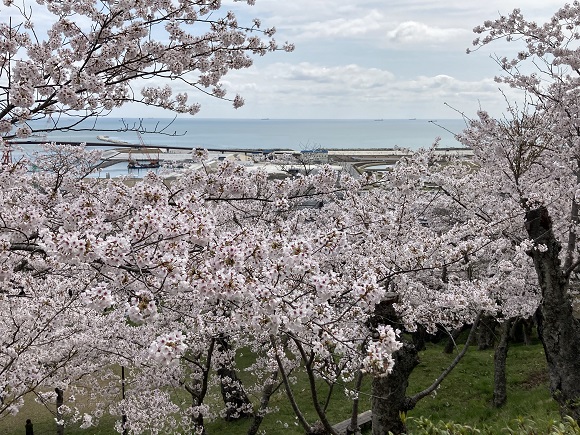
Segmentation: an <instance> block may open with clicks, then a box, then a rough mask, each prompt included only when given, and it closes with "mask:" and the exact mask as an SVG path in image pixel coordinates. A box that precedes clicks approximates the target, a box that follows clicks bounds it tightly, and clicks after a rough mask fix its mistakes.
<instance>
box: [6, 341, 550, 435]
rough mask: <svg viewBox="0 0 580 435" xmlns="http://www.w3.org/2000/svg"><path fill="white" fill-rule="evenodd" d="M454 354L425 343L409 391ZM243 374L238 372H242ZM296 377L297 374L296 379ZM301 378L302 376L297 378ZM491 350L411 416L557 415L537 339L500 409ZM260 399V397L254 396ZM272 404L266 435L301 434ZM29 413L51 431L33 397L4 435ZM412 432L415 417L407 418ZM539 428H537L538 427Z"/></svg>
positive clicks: (522, 349)
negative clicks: (494, 405)
mask: <svg viewBox="0 0 580 435" xmlns="http://www.w3.org/2000/svg"><path fill="white" fill-rule="evenodd" d="M452 359H453V355H447V354H444V353H443V352H442V346H441V345H428V348H427V350H426V351H424V352H422V353H421V364H420V365H419V366H418V367H417V368H416V369H415V371H414V372H413V374H412V376H411V382H410V386H409V393H414V392H417V391H419V390H421V389H422V388H425V387H426V386H428V385H429V384H430V383H431V382H432V381H433V380H434V379H435V378H436V377H437V376H438V375H439V373H440V372H441V370H442V369H444V368H445V367H446V366H447V365H448V364H449V363H450V361H451V360H452ZM245 376H247V374H242V377H245ZM299 379H300V378H299ZM299 382H300V383H302V382H304V380H302V379H300V380H299ZM492 382H493V351H492V350H486V351H478V350H477V349H476V348H475V347H472V348H471V349H470V350H469V351H468V353H467V355H466V356H465V358H464V359H463V361H461V363H460V364H459V365H458V366H457V367H456V368H455V370H454V371H453V372H452V373H451V374H450V375H449V377H448V378H447V379H446V380H445V381H444V382H443V384H442V385H441V387H440V388H439V390H438V391H437V395H436V396H435V397H434V398H432V397H427V398H425V399H423V400H422V401H421V402H419V404H418V405H417V407H416V408H415V409H414V410H412V411H410V412H409V414H408V415H409V416H410V417H414V418H418V417H421V416H423V417H426V418H429V419H431V420H433V421H439V420H443V421H455V422H458V423H462V424H468V425H471V426H476V427H479V428H482V427H484V426H486V427H489V428H490V429H491V431H492V433H500V432H501V429H503V428H505V426H506V425H507V424H508V423H510V422H512V421H513V420H515V419H516V418H518V417H526V418H533V419H534V420H536V421H537V422H539V428H540V429H541V427H542V424H543V423H542V422H545V421H548V420H550V419H558V418H559V414H558V407H557V405H556V403H555V402H554V401H553V400H552V399H551V398H550V394H549V391H548V380H547V373H546V361H545V357H544V353H543V349H542V346H541V345H540V344H534V345H532V346H524V345H512V346H511V347H510V351H509V355H508V403H507V404H506V406H504V407H503V408H501V409H500V410H497V409H494V408H492V407H491V405H490V403H491V398H492V392H493V384H492ZM303 385H304V387H302V388H301V387H300V386H297V396H298V397H299V401H300V404H301V407H302V408H303V409H304V410H305V411H306V413H307V414H308V416H309V417H310V418H311V421H315V414H314V412H313V410H312V407H311V406H308V404H309V402H310V400H309V399H310V396H309V391H308V390H307V388H306V383H305V382H304V384H303ZM368 385H369V382H368V380H367V382H366V383H365V387H364V391H363V393H362V395H361V402H362V403H361V405H360V411H361V412H362V411H365V410H367V409H370V391H369V387H368ZM336 393H337V397H336V398H335V399H334V401H333V402H332V404H331V406H330V408H329V417H330V420H331V421H332V422H333V423H338V422H339V421H341V420H345V419H347V418H348V417H349V410H350V402H349V401H348V400H346V399H345V398H344V396H342V394H341V393H340V389H336ZM252 399H253V400H256V401H258V399H259V398H258V397H252ZM270 405H271V406H272V407H277V408H278V412H276V413H273V414H269V415H267V416H266V418H265V419H264V422H263V423H262V426H261V430H263V431H264V432H265V433H266V434H290V435H292V434H296V435H298V434H300V435H302V434H303V433H304V431H303V430H302V428H301V427H299V426H298V425H297V424H296V419H295V418H294V415H293V413H292V410H291V408H290V406H289V405H288V403H287V401H286V397H285V395H284V392H283V391H282V390H280V391H279V392H277V393H276V394H275V396H274V397H273V398H272V401H271V404H270ZM27 418H30V419H31V420H32V422H33V423H34V428H35V435H45V434H53V433H55V432H54V419H53V416H52V415H51V414H50V413H49V412H48V411H47V410H46V409H45V408H44V407H43V406H42V405H39V404H37V403H35V402H34V401H32V400H31V401H29V403H27V404H26V405H25V407H24V408H23V409H22V411H21V412H20V413H19V414H18V415H16V416H14V417H12V416H10V417H7V418H5V419H3V420H1V421H0V433H1V434H3V435H23V434H24V423H25V421H26V419H27ZM113 425H114V420H113V419H111V418H108V417H104V418H103V419H102V420H101V423H100V424H99V426H98V427H96V428H90V429H88V430H81V429H75V428H73V427H71V428H66V430H65V433H66V434H69V435H76V434H85V435H86V434H91V435H92V434H95V435H112V434H115V433H116V432H115V431H114V429H113ZM248 427H249V421H247V420H243V421H239V422H234V423H227V422H225V421H223V420H216V421H214V422H211V423H209V424H208V425H207V429H208V433H210V434H244V433H245V432H246V430H247V428H248ZM409 428H410V431H411V433H412V429H413V420H412V419H411V420H410V424H409ZM540 433H541V432H540Z"/></svg>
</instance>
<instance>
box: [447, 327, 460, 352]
mask: <svg viewBox="0 0 580 435" xmlns="http://www.w3.org/2000/svg"><path fill="white" fill-rule="evenodd" d="M461 331H462V329H461V328H456V329H453V330H452V331H451V333H450V334H449V337H448V338H447V342H446V343H445V347H444V348H443V353H448V354H451V353H453V351H454V350H455V348H456V347H457V344H456V343H455V340H457V338H458V337H459V334H461Z"/></svg>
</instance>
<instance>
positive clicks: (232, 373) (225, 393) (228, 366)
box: [217, 337, 253, 421]
mask: <svg viewBox="0 0 580 435" xmlns="http://www.w3.org/2000/svg"><path fill="white" fill-rule="evenodd" d="M217 343H218V346H219V347H218V351H219V352H221V353H222V355H227V354H228V353H229V352H230V345H229V343H228V342H227V340H226V339H225V337H220V338H218V339H217ZM233 367H234V361H227V362H225V363H224V364H221V365H220V367H219V368H218V369H217V374H218V376H219V378H220V389H221V393H222V397H223V400H224V403H225V405H226V414H225V417H224V419H225V420H226V421H233V420H238V419H240V418H245V417H251V416H252V415H253V412H252V402H251V401H250V399H249V398H248V396H247V394H246V392H245V391H244V387H243V385H242V381H241V380H240V379H239V378H238V374H237V372H236V370H235V369H234V368H233Z"/></svg>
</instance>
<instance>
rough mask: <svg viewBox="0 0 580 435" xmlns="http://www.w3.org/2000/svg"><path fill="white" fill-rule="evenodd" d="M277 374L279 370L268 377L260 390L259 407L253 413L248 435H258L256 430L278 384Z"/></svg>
mask: <svg viewBox="0 0 580 435" xmlns="http://www.w3.org/2000/svg"><path fill="white" fill-rule="evenodd" d="M278 373H279V370H276V371H275V372H273V373H272V375H271V376H270V379H269V380H268V381H267V382H266V384H265V385H264V389H263V390H262V398H261V399H260V407H259V408H258V411H257V412H255V413H254V418H253V420H252V425H251V426H250V428H249V429H248V435H256V434H257V433H258V429H260V425H261V424H262V421H263V420H264V416H265V415H266V409H267V408H268V404H269V403H270V397H272V394H274V391H276V384H278Z"/></svg>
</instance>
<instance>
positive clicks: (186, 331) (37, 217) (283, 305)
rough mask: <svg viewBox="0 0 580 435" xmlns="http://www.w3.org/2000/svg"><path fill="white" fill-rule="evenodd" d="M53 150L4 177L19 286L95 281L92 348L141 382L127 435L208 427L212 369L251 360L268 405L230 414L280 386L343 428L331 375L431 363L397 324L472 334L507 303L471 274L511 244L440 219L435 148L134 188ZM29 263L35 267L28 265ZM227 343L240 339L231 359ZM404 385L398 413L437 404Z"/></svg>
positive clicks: (223, 167)
mask: <svg viewBox="0 0 580 435" xmlns="http://www.w3.org/2000/svg"><path fill="white" fill-rule="evenodd" d="M47 150H48V151H49V152H48V153H47V154H44V155H42V156H41V157H39V160H38V162H37V165H36V166H37V168H38V171H37V172H35V173H30V174H29V173H27V172H26V171H25V168H24V162H21V163H19V164H15V165H8V166H4V167H3V169H2V174H3V176H4V177H5V179H6V180H7V184H6V185H7V186H11V189H9V190H8V191H7V192H9V194H10V198H11V199H10V200H9V201H5V203H4V204H5V205H4V206H3V210H2V213H3V220H2V236H3V240H4V244H3V245H2V246H3V250H2V259H3V260H2V261H3V265H4V267H3V270H6V272H5V275H4V276H3V283H10V284H9V285H12V286H18V285H22V286H24V284H23V282H24V279H25V278H27V279H31V278H30V277H34V276H36V275H35V274H40V275H42V276H47V277H53V276H55V277H58V276H59V275H60V274H63V273H64V271H66V273H67V275H66V276H69V277H70V279H73V280H74V279H75V277H78V282H77V283H76V284H75V285H74V286H73V287H71V292H70V294H69V293H67V294H68V296H69V297H70V298H74V300H75V301H77V303H79V302H80V303H81V304H82V308H83V309H84V310H89V311H91V313H92V314H91V318H93V317H94V318H102V319H103V320H102V325H103V327H102V328H101V331H100V333H99V334H96V335H95V336H94V337H91V340H92V341H91V342H90V343H92V348H93V349H98V350H100V351H101V353H102V354H104V355H105V356H106V357H107V359H106V361H107V362H108V363H116V364H119V365H122V366H124V367H127V368H128V371H129V377H130V381H129V382H130V388H129V389H128V390H127V394H126V396H125V399H124V400H122V401H120V402H119V403H117V404H112V407H110V409H111V411H112V412H114V413H116V414H119V415H122V416H124V423H123V424H124V427H120V430H123V429H126V430H131V431H133V432H135V433H139V432H141V431H143V430H145V429H152V428H156V429H155V430H158V431H162V432H171V431H179V430H181V429H180V428H184V427H191V428H192V429H194V430H196V431H199V432H203V431H204V421H206V420H207V419H208V418H213V417H215V416H218V415H220V413H221V412H222V410H221V409H215V408H212V407H210V406H209V403H213V402H214V401H207V394H211V391H215V388H213V389H212V388H211V386H212V385H215V386H217V384H216V382H218V383H219V381H217V378H215V377H214V378H213V380H212V377H211V376H210V374H211V372H212V371H215V370H218V371H219V370H220V369H221V368H224V367H228V365H229V364H230V363H231V361H232V358H231V356H232V355H233V354H235V352H236V351H237V350H238V349H241V348H249V349H251V350H252V351H253V352H254V353H255V355H256V356H257V360H256V363H255V364H254V365H253V366H252V367H251V370H252V372H253V373H254V375H255V376H256V377H257V378H259V379H264V380H265V381H264V382H263V383H261V384H260V385H257V386H251V387H250V388H253V391H261V392H262V397H265V398H266V400H265V401H264V402H262V403H261V404H260V405H259V406H260V407H259V408H258V409H257V410H252V409H247V408H244V407H243V406H242V407H241V408H238V405H237V404H236V402H235V401H232V402H231V403H233V404H234V405H232V406H234V408H229V407H226V410H225V411H224V412H228V409H229V410H233V411H234V412H237V413H241V412H254V411H255V412H259V413H261V415H263V412H265V411H267V397H268V394H270V395H271V388H272V385H273V383H276V382H281V383H283V384H284V389H285V391H286V394H287V397H288V400H289V401H290V402H291V404H292V406H293V408H294V410H295V413H296V415H297V417H298V421H299V423H300V424H301V425H302V426H303V427H304V429H305V430H306V431H309V432H312V431H314V430H315V428H316V427H317V424H320V425H322V426H323V427H324V428H325V429H326V430H327V431H329V432H331V433H332V431H333V429H332V427H331V424H330V422H329V421H328V419H327V417H326V413H325V406H321V405H320V399H321V397H320V396H319V394H320V391H319V390H318V389H317V387H316V383H315V380H316V379H319V378H322V379H324V380H325V381H326V382H328V383H329V384H330V385H340V384H348V382H350V381H352V380H353V379H355V378H356V379H358V378H360V374H361V373H367V374H368V375H370V376H373V377H374V378H375V379H377V380H381V379H383V380H388V379H389V376H387V375H388V374H389V373H390V372H392V370H393V369H394V368H395V369H397V367H399V366H398V365H397V364H396V363H395V361H397V363H400V368H401V370H403V371H405V370H406V371H408V373H410V370H412V368H413V366H414V365H413V364H412V363H410V364H405V363H404V361H403V360H402V359H397V357H396V355H397V352H399V351H400V350H402V347H401V346H402V345H401V337H400V336H399V334H398V332H397V329H399V330H406V331H413V330H414V329H415V328H416V327H417V325H418V324H421V325H424V326H425V327H426V328H427V329H428V330H435V329H436V328H437V327H438V326H439V325H445V326H447V327H456V326H458V325H461V324H463V323H472V322H474V321H475V320H476V318H477V316H478V313H479V312H481V311H485V312H490V313H493V312H496V311H497V310H498V309H499V308H498V307H499V304H500V301H501V297H500V296H499V295H495V293H494V292H493V289H494V288H496V287H494V286H497V281H498V280H499V278H498V276H495V277H494V276H491V277H490V276H489V274H483V273H482V274H481V279H479V280H475V279H473V277H474V276H475V274H474V273H472V272H469V271H470V270H473V269H474V267H475V265H477V264H479V263H481V259H482V258H490V257H493V256H494V253H496V252H499V251H501V250H503V249H506V246H505V242H504V241H503V239H501V238H498V237H496V235H497V231H498V227H497V226H490V224H489V222H482V221H478V220H476V219H467V218H466V219H464V220H461V221H458V222H457V223H455V225H451V226H450V225H449V224H448V222H443V221H442V219H443V220H444V219H446V217H445V216H439V215H437V213H432V215H430V214H429V213H430V212H429V210H430V207H432V206H433V205H434V204H436V203H437V202H438V201H439V200H440V199H441V198H447V197H446V196H445V195H441V194H440V192H438V191H436V190H433V189H428V188H426V187H428V185H427V184H426V182H427V181H428V179H427V178H426V176H427V175H428V174H429V167H430V165H432V161H433V154H432V153H431V152H430V151H426V152H424V153H419V154H417V155H416V156H414V157H413V159H403V160H402V161H401V162H400V163H399V165H398V166H397V168H396V170H395V171H393V172H392V173H391V174H389V175H388V176H387V177H385V178H382V179H375V178H373V177H370V178H365V177H362V178H360V179H358V180H355V179H352V178H350V177H348V176H346V175H344V174H338V173H336V172H334V171H332V170H331V169H330V168H329V167H322V168H319V169H318V170H317V171H312V172H311V173H310V174H309V175H306V176H298V177H293V178H286V179H283V180H271V179H269V178H268V176H267V174H266V173H265V172H263V171H260V170H257V171H252V170H251V169H250V168H246V167H243V166H237V165H236V164H235V163H233V162H227V161H226V162H222V163H220V164H219V165H217V166H211V165H210V166H206V167H205V169H202V170H195V171H190V172H187V173H185V174H184V175H183V176H182V177H180V178H179V179H177V180H175V181H172V182H171V183H168V182H165V181H164V180H163V178H162V177H159V176H156V175H154V174H149V175H147V176H146V177H144V179H143V180H141V181H139V182H138V183H136V184H135V185H134V186H132V185H129V184H125V183H123V181H122V180H98V179H90V178H86V177H85V176H86V174H87V172H89V171H90V168H91V167H93V163H92V160H91V159H93V160H94V159H96V158H98V156H96V155H91V154H89V155H88V156H85V163H84V164H80V163H81V162H82V161H83V160H82V155H83V153H84V151H83V150H82V149H75V148H72V147H62V146H54V145H51V146H48V149H47ZM196 154H197V152H196ZM312 200H315V203H316V205H317V206H316V207H314V208H311V207H309V206H308V204H310V203H311V202H312ZM438 216H439V217H438ZM425 218H427V219H428V220H429V222H430V225H429V226H424V225H423V222H424V219H425ZM443 227H445V228H447V230H446V231H442V230H441V228H443ZM23 261H25V262H26V264H28V265H29V266H27V267H26V269H25V270H20V269H21V268H20V267H19V265H20V264H21V263H22V262H23ZM505 270H509V267H507V266H506V267H505ZM443 271H445V274H444V273H443ZM506 273H507V272H506ZM444 275H445V278H443V276H444ZM38 282H39V283H40V282H41V281H38ZM46 285H48V284H46ZM490 289H492V290H490ZM64 296H65V297H66V295H64ZM34 303H39V304H42V301H41V300H39V301H36V300H35V302H34ZM391 308H393V309H394V310H395V312H394V314H393V315H390V314H388V315H385V313H386V312H387V311H385V310H389V309H391ZM79 309H80V308H79ZM504 309H505V308H504ZM514 309H515V308H514ZM63 317H64V318H66V314H65V313H63ZM63 321H64V320H63ZM86 338H87V339H88V337H86ZM224 338H225V339H226V340H227V344H228V345H227V346H221V345H220V346H221V348H219V349H218V344H220V341H221V340H223V339H224ZM79 339H81V338H79ZM47 343H49V342H48V341H47ZM406 348H407V349H409V351H410V352H411V354H412V353H413V352H415V354H416V350H413V349H412V348H411V346H410V345H406ZM98 361H102V360H97V362H98ZM101 364H102V363H101ZM298 367H305V368H306V372H307V375H308V378H309V384H310V387H309V388H310V392H311V398H312V402H313V404H314V405H315V408H316V413H317V417H318V420H319V423H316V422H313V421H309V420H308V419H307V418H306V417H305V416H304V414H303V413H302V412H301V409H300V408H301V406H300V404H299V403H298V402H297V401H296V400H295V396H294V394H293V388H294V387H293V385H292V379H291V378H292V376H291V373H292V371H293V370H296V368H298ZM7 370H9V367H8V368H7ZM406 376H407V377H408V374H407V375H406ZM54 379H57V377H56V376H55V377H54ZM231 380H232V381H235V380H234V379H231ZM337 381H338V382H337ZM403 381H404V382H403V383H402V385H403V388H402V392H403V397H402V401H401V402H400V403H396V404H395V405H393V403H390V405H391V409H395V410H396V420H397V422H396V424H399V425H400V424H401V422H400V417H399V411H406V410H409V409H411V408H412V407H413V406H414V404H415V403H416V402H417V400H419V399H420V398H421V397H424V396H417V397H413V398H408V399H407V398H406V397H405V396H404V392H405V389H406V383H405V382H406V377H404V379H403ZM51 382H55V381H54V380H53V379H51ZM438 382H440V381H438ZM44 385H46V384H44ZM388 385H389V384H388V382H376V385H375V391H374V395H375V396H376V397H377V398H378V399H377V402H376V403H377V407H376V408H375V415H376V422H375V424H374V426H375V430H376V433H380V432H381V431H384V430H385V429H389V430H390V429H391V428H392V429H394V430H397V431H400V430H401V429H400V426H390V425H391V424H393V422H392V420H391V417H386V416H385V415H386V414H385V413H384V412H383V410H384V409H386V408H385V406H384V404H383V405H381V406H382V407H381V406H378V404H379V403H380V401H381V400H384V399H380V398H384V397H386V393H385V391H386V389H387V388H388ZM222 386H223V383H222ZM5 388H6V389H11V388H13V387H12V386H11V385H7V386H6V387H5ZM171 389H181V390H183V391H185V392H187V394H189V397H190V400H189V403H187V404H186V403H182V402H175V397H171V395H170V394H168V391H169V390H171ZM347 389H348V394H349V395H350V396H352V397H356V396H357V394H358V391H356V388H354V389H353V387H347ZM238 391H239V389H238ZM269 391H270V392H269ZM426 394H427V393H426ZM426 394H425V395H426ZM327 403H328V402H327ZM240 406H241V405H240ZM373 406H374V405H373ZM152 409H154V410H155V412H154V413H153V412H149V411H151V410H152ZM161 415H163V418H161V417H160V416H161Z"/></svg>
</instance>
